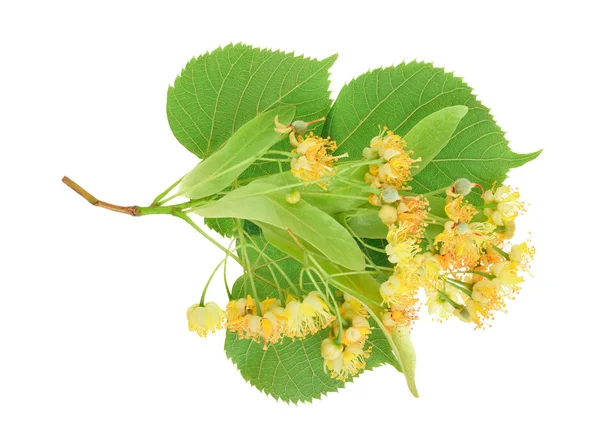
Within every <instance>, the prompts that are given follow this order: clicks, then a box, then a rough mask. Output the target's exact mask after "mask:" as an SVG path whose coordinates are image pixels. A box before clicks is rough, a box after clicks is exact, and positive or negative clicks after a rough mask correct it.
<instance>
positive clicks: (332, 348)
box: [321, 338, 344, 360]
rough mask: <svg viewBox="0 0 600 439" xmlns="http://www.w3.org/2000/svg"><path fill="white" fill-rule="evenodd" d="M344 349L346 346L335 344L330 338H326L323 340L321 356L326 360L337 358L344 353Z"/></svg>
mask: <svg viewBox="0 0 600 439" xmlns="http://www.w3.org/2000/svg"><path fill="white" fill-rule="evenodd" d="M343 351H344V348H343V347H342V346H341V345H337V344H335V342H334V341H333V340H332V339H330V338H326V339H325V340H323V341H322V342H321V356H322V357H323V358H324V359H325V360H335V359H336V358H338V357H339V356H340V355H342V352H343Z"/></svg>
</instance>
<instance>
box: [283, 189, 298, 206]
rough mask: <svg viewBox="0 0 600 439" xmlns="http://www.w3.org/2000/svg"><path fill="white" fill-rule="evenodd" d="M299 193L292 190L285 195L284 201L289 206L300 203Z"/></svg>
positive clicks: (296, 190)
mask: <svg viewBox="0 0 600 439" xmlns="http://www.w3.org/2000/svg"><path fill="white" fill-rule="evenodd" d="M300 197H301V195H300V191H298V189H292V190H291V191H289V192H288V193H287V194H285V201H287V202H288V203H290V204H296V203H298V202H299V201H300Z"/></svg>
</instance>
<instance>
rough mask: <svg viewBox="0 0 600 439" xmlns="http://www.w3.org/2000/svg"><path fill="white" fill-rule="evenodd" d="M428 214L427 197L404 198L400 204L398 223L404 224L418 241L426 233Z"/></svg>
mask: <svg viewBox="0 0 600 439" xmlns="http://www.w3.org/2000/svg"><path fill="white" fill-rule="evenodd" d="M428 213H429V201H428V200H427V198H425V197H403V198H402V199H401V200H400V202H399V203H398V222H399V223H402V224H404V225H405V226H406V227H407V228H408V231H409V233H410V234H412V235H413V236H414V237H415V238H417V239H420V238H422V237H423V234H424V233H425V227H426V224H425V219H426V218H427V214H428Z"/></svg>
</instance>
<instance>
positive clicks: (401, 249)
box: [385, 224, 416, 264]
mask: <svg viewBox="0 0 600 439" xmlns="http://www.w3.org/2000/svg"><path fill="white" fill-rule="evenodd" d="M387 242H388V245H387V246H386V247H385V252H386V253H387V255H388V260H389V261H390V262H391V263H392V264H401V263H405V262H406V261H408V260H409V259H411V258H412V257H413V256H414V254H415V252H416V245H415V242H414V241H413V240H412V239H411V238H410V230H409V226H407V225H405V224H399V225H395V224H392V225H391V226H390V229H389V232H388V234H387Z"/></svg>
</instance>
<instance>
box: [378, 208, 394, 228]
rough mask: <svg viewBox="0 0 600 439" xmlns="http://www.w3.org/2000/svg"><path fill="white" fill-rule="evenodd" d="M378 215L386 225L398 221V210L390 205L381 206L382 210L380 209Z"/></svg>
mask: <svg viewBox="0 0 600 439" xmlns="http://www.w3.org/2000/svg"><path fill="white" fill-rule="evenodd" d="M378 215H379V219H380V220H381V221H382V222H383V223H384V224H392V223H395V222H396V220H397V219H398V211H397V210H396V208H395V207H393V206H390V205H389V204H384V205H383V206H381V209H379V213H378Z"/></svg>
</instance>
